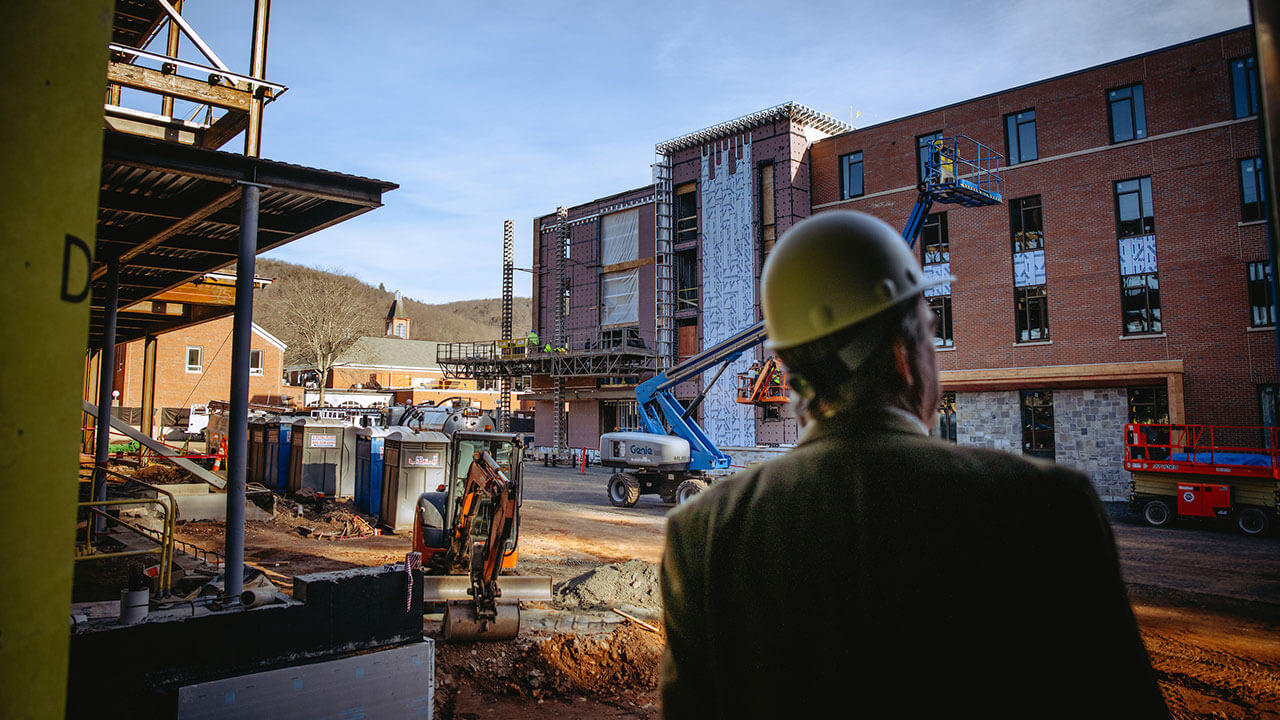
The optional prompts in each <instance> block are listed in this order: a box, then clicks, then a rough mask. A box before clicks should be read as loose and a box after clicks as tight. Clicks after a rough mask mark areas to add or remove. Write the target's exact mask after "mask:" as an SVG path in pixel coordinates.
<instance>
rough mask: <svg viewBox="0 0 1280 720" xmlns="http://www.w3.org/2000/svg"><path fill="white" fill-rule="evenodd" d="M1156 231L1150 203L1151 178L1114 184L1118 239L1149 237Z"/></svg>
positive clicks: (1153, 213)
mask: <svg viewBox="0 0 1280 720" xmlns="http://www.w3.org/2000/svg"><path fill="white" fill-rule="evenodd" d="M1155 231H1156V220H1155V211H1154V210H1153V206H1152V202H1151V178H1149V177H1143V178H1134V179H1133V180H1121V181H1119V182H1117V183H1116V233H1117V236H1118V237H1122V238H1125V237H1136V236H1139V235H1150V234H1151V233H1154V232H1155Z"/></svg>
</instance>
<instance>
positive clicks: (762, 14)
mask: <svg viewBox="0 0 1280 720" xmlns="http://www.w3.org/2000/svg"><path fill="white" fill-rule="evenodd" d="M186 5H187V7H186V10H185V14H186V17H187V18H188V19H189V20H190V22H191V24H192V25H193V26H194V27H195V28H196V30H197V31H198V32H199V33H200V34H201V35H202V36H203V37H204V39H205V40H206V42H208V44H209V45H210V46H211V47H212V48H213V50H214V51H215V52H216V53H217V54H218V55H219V56H220V57H221V58H222V60H223V61H224V62H226V63H227V64H228V65H229V66H230V67H231V69H232V70H237V71H241V72H247V71H248V59H249V36H250V27H251V23H252V14H253V2H252V0H187V3H186ZM1248 22H1249V10H1248V3H1247V0H1140V1H1138V2H1128V3H1124V2H1115V1H1114V0H1076V1H1074V2H1061V1H1060V0H1057V1H1046V0H1025V1H1016V0H987V1H985V2H969V1H966V0H961V1H958V2H954V1H953V2H942V1H939V0H923V1H918V2H896V3H895V2H865V1H858V0H855V1H845V2H804V1H802V0H797V1H796V2H793V3H790V4H783V3H778V2H763V1H760V0H743V1H740V2H732V3H726V2H707V3H701V2H666V1H665V0H651V1H650V2H646V3H635V2H632V3H620V2H563V1H555V0H550V1H546V2H536V3H535V2H475V3H468V2H462V3H460V2H435V1H433V0H419V1H413V2H411V1H409V0H370V1H369V2H363V3H353V2H350V1H349V0H347V1H344V2H338V1H336V0H273V1H272V16H271V36H270V44H269V51H268V58H267V79H269V80H272V81H274V82H278V83H282V84H284V85H286V86H288V88H289V90H288V91H287V92H286V93H285V94H284V95H283V96H281V97H280V99H279V100H278V101H277V102H275V103H273V104H271V105H269V106H268V107H267V111H266V119H265V124H264V130H263V150H262V155H263V156H264V157H267V158H270V159H273V160H281V161H285V162H290V163H296V164H301V165H309V166H313V167H319V168H325V169H329V170H336V171H340V172H345V173H351V174H355V175H363V176H366V177H375V178H379V179H382V180H388V181H391V182H395V183H398V184H399V185H400V188H399V189H397V190H394V191H392V192H390V193H388V194H387V195H385V196H384V202H385V206H384V207H382V208H379V209H377V210H374V211H372V212H370V213H366V214H365V215H363V216H361V217H359V218H356V219H355V220H352V221H349V222H346V223H343V224H341V225H338V226H335V227H333V228H330V229H328V230H325V231H322V232H320V233H317V234H316V235H312V236H310V237H307V238H304V239H302V240H300V241H298V242H296V243H292V244H290V245H288V246H285V247H284V248H281V249H279V250H276V251H274V252H273V253H271V254H270V255H269V257H274V258H278V259H281V260H287V261H290V262H296V263H302V264H305V265H311V266H315V267H324V268H328V269H336V270H339V271H342V272H346V273H349V274H352V275H355V276H356V277H358V278H360V279H362V280H364V281H366V282H369V283H371V284H373V285H377V284H378V283H383V284H384V285H385V286H386V287H387V289H388V290H396V289H399V290H401V291H403V292H404V294H405V295H406V296H408V297H412V298H415V299H419V300H422V301H424V302H449V301H453V300H466V299H472V298H482V297H497V296H499V295H500V294H501V257H502V223H503V220H507V219H510V220H514V221H515V233H516V265H517V266H518V267H529V266H530V265H531V263H532V260H531V253H532V249H531V248H532V227H533V218H534V217H537V216H540V215H543V214H545V213H550V212H553V211H554V210H555V208H556V206H557V205H566V206H572V205H575V204H577V203H580V202H584V201H587V200H591V199H593V198H596V197H600V196H603V195H608V194H612V193H615V192H620V191H623V190H629V189H631V188H635V187H639V186H641V185H645V184H647V183H649V182H651V175H650V164H651V163H652V162H653V148H654V145H655V144H656V143H658V142H661V141H663V140H667V139H670V138H672V137H676V136H679V135H683V134H685V133H688V132H692V131H694V130H699V129H701V128H703V127H706V126H709V125H713V124H716V123H718V122H722V121H725V120H729V119H732V118H735V117H738V116H740V115H745V114H747V113H750V112H754V111H756V110H761V109H764V108H767V107H771V106H773V105H777V104H779V103H783V102H789V101H795V102H799V103H801V104H804V105H807V106H809V107H811V108H813V109H815V110H817V111H819V112H823V113H828V114H830V115H832V116H835V117H837V118H839V119H841V120H844V121H845V122H849V120H850V118H851V116H856V117H855V119H854V120H853V124H854V125H856V126H867V125H872V124H875V123H879V122H883V121H886V120H891V119H894V118H897V117H902V116H904V115H909V114H912V113H915V112H919V111H922V110H928V109H930V108H934V107H938V106H941V105H946V104H949V103H952V102H956V101H959V100H964V99H966V98H971V97H975V96H978V95H983V94H986V93H990V92H994V91H998V90H1001V89H1005V88H1009V87H1014V86H1017V85H1021V84H1024V83H1028V82H1033V81H1036V80H1041V79H1044V78H1048V77H1052V76H1054V75H1058V74H1061V73H1066V72H1071V71H1074V70H1079V69H1082V68H1085V67H1089V66H1091V65H1096V64H1099V63H1103V62H1109V61H1111V60H1116V59H1119V58H1122V57H1125V56H1128V55H1133V54H1136V53H1141V52H1145V51H1148V50H1153V49H1156V48H1159V47H1164V46H1166V45H1172V44H1175V43H1179V42H1183V41H1186V40H1190V39H1193V38H1196V37H1200V36H1202V35H1207V34H1210V33H1214V32H1218V31H1221V30H1226V29H1229V28H1233V27H1238V26H1240V25H1244V24H1246V23H1248ZM182 56H183V57H187V58H192V59H196V58H197V57H198V56H197V52H196V51H195V50H194V49H193V48H191V47H190V46H189V45H186V46H184V51H183V53H182ZM144 109H147V108H144ZM858 113H860V114H858ZM241 144H242V140H240V139H239V138H237V139H236V140H233V141H232V142H231V143H229V144H228V145H227V146H226V149H228V150H238V149H239V148H240V147H241ZM529 292H530V283H529V275H528V274H526V273H516V293H517V294H518V295H528V294H529Z"/></svg>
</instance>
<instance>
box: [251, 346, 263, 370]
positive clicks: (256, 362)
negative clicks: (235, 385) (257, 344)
mask: <svg viewBox="0 0 1280 720" xmlns="http://www.w3.org/2000/svg"><path fill="white" fill-rule="evenodd" d="M249 374H250V375H261V374H262V351H261V350H255V349H251V350H249Z"/></svg>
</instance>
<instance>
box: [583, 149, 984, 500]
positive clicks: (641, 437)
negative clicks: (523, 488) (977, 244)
mask: <svg viewBox="0 0 1280 720" xmlns="http://www.w3.org/2000/svg"><path fill="white" fill-rule="evenodd" d="M921 149H922V150H923V151H925V152H926V153H927V155H925V157H923V159H924V163H923V167H922V170H923V172H922V173H921V174H922V175H923V179H922V180H921V182H920V184H919V187H918V190H919V194H918V196H917V198H916V204H915V206H914V207H913V208H912V209H911V215H910V217H908V219H907V224H906V227H904V228H903V230H902V237H903V239H904V240H905V241H906V242H907V246H908V247H912V248H914V247H915V244H916V239H917V238H918V237H919V236H920V230H921V228H923V227H924V221H925V219H926V218H928V217H929V212H930V210H931V209H932V208H933V206H934V204H935V203H951V204H957V205H961V206H964V207H979V206H983V205H998V204H1000V203H1001V202H1002V201H1003V200H1002V196H1001V192H1000V159H1001V156H1000V155H999V154H997V153H995V152H993V151H992V150H991V149H989V148H987V147H986V146H985V145H983V144H981V143H979V142H977V141H976V140H972V139H970V138H967V137H965V136H963V135H957V136H955V137H945V138H940V139H937V140H933V141H931V142H930V143H929V145H928V146H922V148H921ZM764 339H765V330H764V321H763V320H761V321H759V322H757V323H755V324H754V325H752V326H750V327H748V328H746V329H744V330H741V331H739V332H737V333H735V334H734V335H733V336H731V337H729V338H726V339H725V340H722V341H720V342H719V343H716V344H715V345H714V346H712V347H710V348H707V349H706V350H703V351H702V352H700V353H698V354H696V355H694V356H692V357H690V358H688V359H686V360H684V361H683V362H681V363H679V364H677V365H676V366H674V367H672V368H671V369H669V370H667V371H665V372H661V373H658V374H657V375H655V376H653V377H652V378H649V379H648V380H646V381H645V382H643V383H640V384H639V385H637V386H636V407H637V409H638V411H639V416H640V422H641V425H642V428H641V430H639V431H620V432H611V433H605V434H604V435H601V436H600V462H601V464H602V465H604V466H606V467H612V468H614V469H615V472H614V474H613V475H612V476H611V477H610V478H609V484H608V495H609V502H611V503H612V504H614V505H616V506H618V507H631V506H632V505H635V504H636V501H637V500H638V499H639V498H640V496H641V495H646V494H657V495H658V496H659V497H661V498H662V499H663V501H665V502H676V503H683V502H685V501H686V500H688V499H689V498H691V497H693V496H694V495H696V494H698V493H699V492H701V491H702V490H703V489H705V488H706V487H707V485H708V484H709V482H710V479H711V476H710V475H709V474H708V473H710V472H712V471H722V470H728V469H729V456H728V455H726V454H724V452H722V451H721V450H720V448H718V447H716V444H715V443H714V442H712V440H711V438H710V437H708V436H707V433H706V431H705V430H703V429H702V428H701V427H700V426H699V425H698V423H697V422H695V421H694V420H693V414H694V412H695V411H696V410H697V409H698V406H699V405H701V404H702V400H703V398H705V397H706V394H707V391H708V390H710V389H711V387H712V386H713V385H715V383H716V381H717V380H718V379H719V378H720V375H722V374H723V373H724V371H725V369H726V368H728V367H729V365H730V364H731V363H732V362H734V361H735V360H737V359H738V358H739V357H741V356H742V354H743V353H745V352H747V351H748V350H750V349H752V348H754V347H755V346H756V345H759V344H760V343H761V342H763V341H764ZM717 365H719V366H720V367H719V369H718V370H717V371H716V374H715V376H714V377H712V378H711V380H710V381H708V382H705V383H703V386H702V390H701V392H699V393H698V395H697V397H695V398H694V399H693V400H692V401H691V402H690V403H689V406H688V407H684V406H682V405H681V404H680V402H679V401H678V400H676V398H675V396H674V395H673V394H672V391H673V390H674V388H675V387H676V386H677V385H679V384H680V383H683V382H687V381H689V380H693V379H695V378H697V377H699V376H701V375H702V374H703V373H705V372H707V371H709V370H711V369H712V368H715V367H716V366H717Z"/></svg>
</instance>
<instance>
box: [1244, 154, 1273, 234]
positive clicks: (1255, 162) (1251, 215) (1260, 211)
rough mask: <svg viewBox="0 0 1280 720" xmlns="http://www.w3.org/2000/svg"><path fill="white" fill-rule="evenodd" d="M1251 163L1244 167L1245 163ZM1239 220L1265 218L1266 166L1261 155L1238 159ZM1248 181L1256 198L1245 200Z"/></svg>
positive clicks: (1247, 220)
mask: <svg viewBox="0 0 1280 720" xmlns="http://www.w3.org/2000/svg"><path fill="white" fill-rule="evenodd" d="M1246 164H1248V165H1252V166H1253V167H1252V168H1251V169H1246V168H1245V165H1246ZM1239 177H1240V222H1260V221H1262V220H1266V219H1267V195H1266V192H1267V185H1266V182H1267V180H1266V168H1265V166H1264V165H1263V164H1262V158H1261V157H1251V158H1244V159H1243V160H1241V161H1240V174H1239ZM1249 181H1252V184H1253V193H1254V196H1255V197H1256V198H1257V200H1255V201H1253V202H1246V201H1245V193H1246V192H1247V191H1248V189H1249V184H1250V183H1249Z"/></svg>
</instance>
